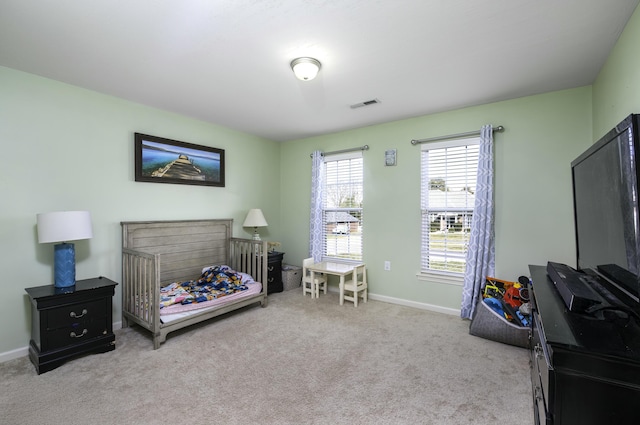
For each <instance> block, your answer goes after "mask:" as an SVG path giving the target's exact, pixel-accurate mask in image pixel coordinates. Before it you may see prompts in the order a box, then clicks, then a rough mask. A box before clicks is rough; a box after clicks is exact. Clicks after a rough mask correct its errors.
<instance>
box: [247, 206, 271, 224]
mask: <svg viewBox="0 0 640 425" xmlns="http://www.w3.org/2000/svg"><path fill="white" fill-rule="evenodd" d="M242 226H243V227H266V226H267V220H265V219H264V214H262V210H261V209H259V208H255V209H252V210H249V213H248V214H247V218H245V219H244V224H243V225H242Z"/></svg>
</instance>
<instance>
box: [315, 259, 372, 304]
mask: <svg viewBox="0 0 640 425" xmlns="http://www.w3.org/2000/svg"><path fill="white" fill-rule="evenodd" d="M362 265H364V263H339V262H337V261H322V262H320V263H314V264H312V265H311V266H307V269H309V271H311V282H313V281H314V278H315V276H314V275H315V273H324V274H331V275H335V276H338V277H340V286H341V287H342V285H344V277H345V276H346V275H348V274H350V273H353V269H355V268H356V267H358V266H362ZM314 297H315V291H311V298H314Z"/></svg>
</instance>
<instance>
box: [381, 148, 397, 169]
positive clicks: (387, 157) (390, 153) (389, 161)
mask: <svg viewBox="0 0 640 425" xmlns="http://www.w3.org/2000/svg"><path fill="white" fill-rule="evenodd" d="M384 165H386V166H391V165H396V149H387V150H386V151H384Z"/></svg>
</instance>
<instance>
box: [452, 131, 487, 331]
mask: <svg viewBox="0 0 640 425" xmlns="http://www.w3.org/2000/svg"><path fill="white" fill-rule="evenodd" d="M493 210H494V206H493V128H492V127H491V126H490V125H485V126H484V127H482V130H481V131H480V152H479V158H478V180H477V183H476V203H475V205H474V208H473V221H472V223H471V239H470V241H469V248H468V250H467V265H466V271H465V275H464V288H463V291H462V305H461V309H460V316H461V317H462V318H463V319H471V318H472V317H473V313H474V311H475V308H476V304H477V302H478V300H479V299H480V298H481V293H482V288H483V287H484V281H485V278H486V277H487V276H494V272H495V237H494V225H493V223H494V221H493V214H494V213H493Z"/></svg>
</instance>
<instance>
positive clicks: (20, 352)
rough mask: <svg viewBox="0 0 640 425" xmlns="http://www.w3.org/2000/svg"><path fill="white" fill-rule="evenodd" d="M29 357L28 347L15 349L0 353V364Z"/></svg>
mask: <svg viewBox="0 0 640 425" xmlns="http://www.w3.org/2000/svg"><path fill="white" fill-rule="evenodd" d="M28 355H29V347H28V346H27V347H21V348H16V349H15V350H11V351H5V352H4V353H0V363H4V362H8V361H9V360H15V359H17V358H20V357H24V356H28Z"/></svg>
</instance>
